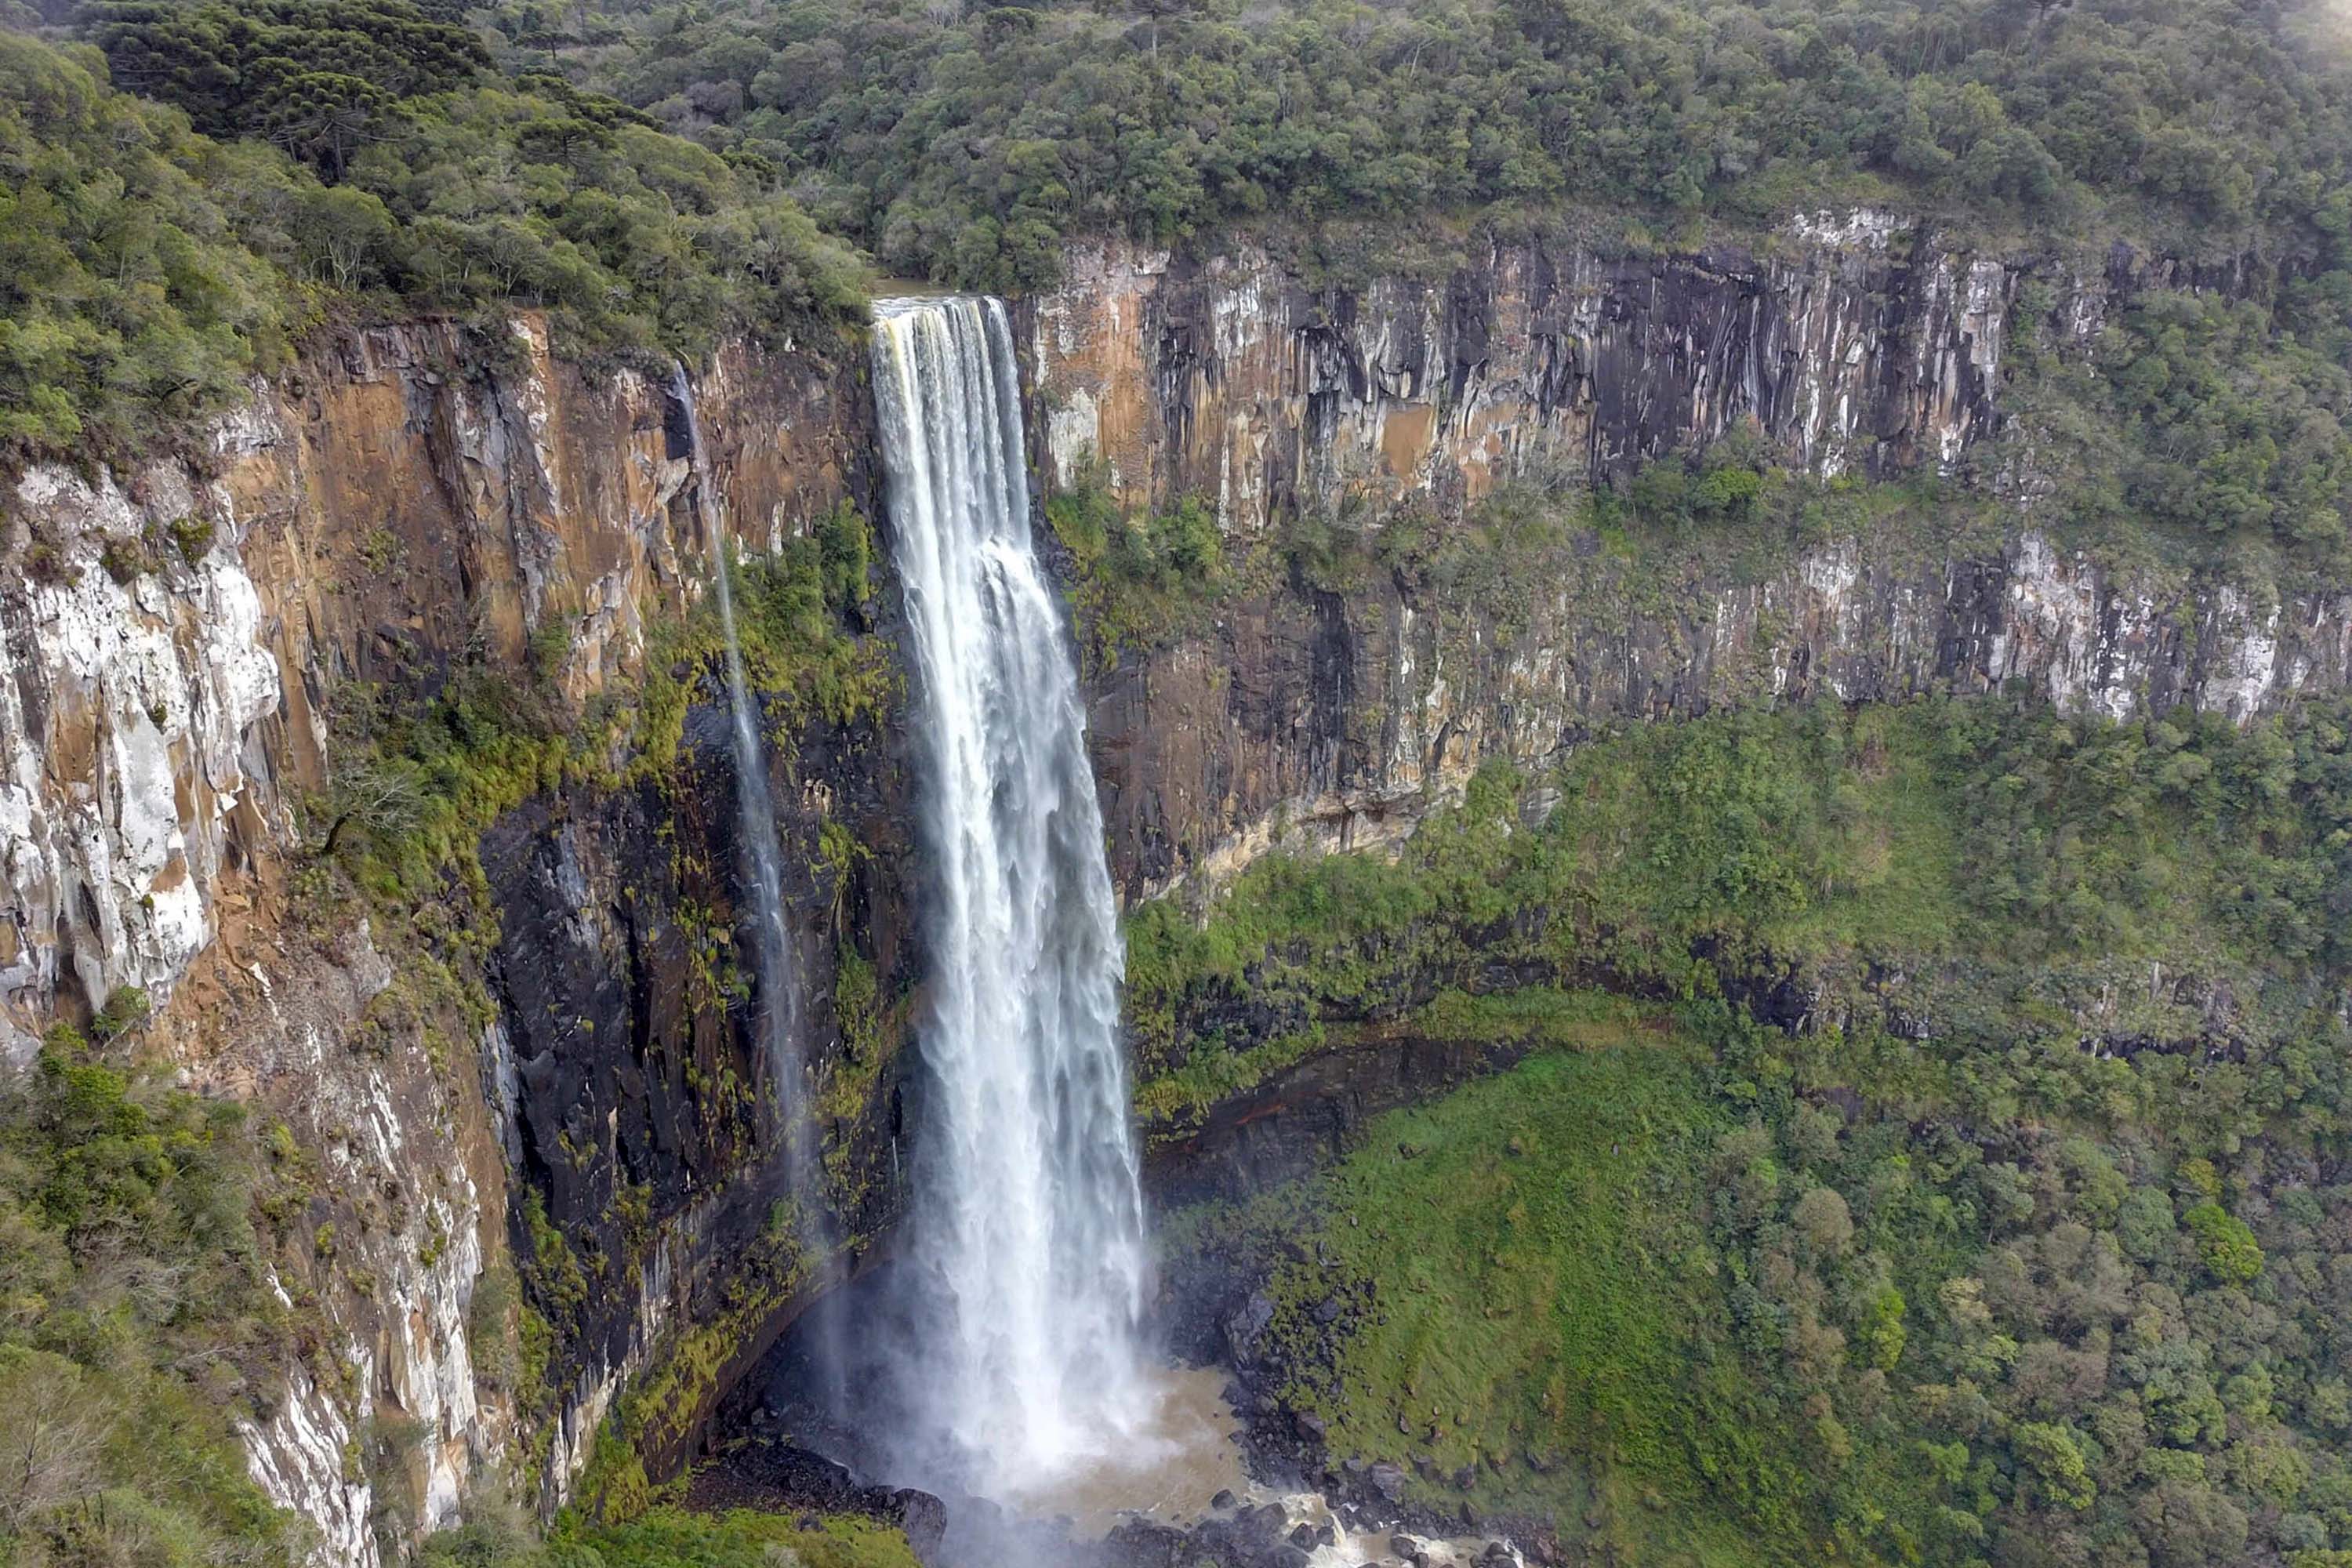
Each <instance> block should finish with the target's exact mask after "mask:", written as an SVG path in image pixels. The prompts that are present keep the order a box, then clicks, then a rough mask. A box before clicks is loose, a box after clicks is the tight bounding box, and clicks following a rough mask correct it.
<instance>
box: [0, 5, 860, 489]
mask: <svg viewBox="0 0 2352 1568" xmlns="http://www.w3.org/2000/svg"><path fill="white" fill-rule="evenodd" d="M91 36H92V37H93V38H94V39H95V40H96V41H97V43H98V45H99V46H100V47H99V49H98V50H93V49H90V48H89V47H83V46H68V47H55V46H51V45H47V44H44V43H40V42H37V41H35V40H33V39H31V38H28V37H23V36H21V35H18V34H13V33H0V170H5V179H0V448H5V450H7V451H8V452H11V453H13V454H15V455H16V456H17V457H19V458H21V457H23V456H26V455H33V454H61V453H67V452H72V451H89V452H93V453H96V454H98V455H101V456H102V455H106V454H109V453H112V452H115V451H120V450H129V449H135V448H137V447H141V446H142V445H145V444H149V443H151V442H152V441H153V440H154V439H156V438H157V437H160V436H162V435H164V434H167V433H169V432H171V431H173V430H174V429H178V428H183V427H184V426H185V425H186V423H187V422H188V421H189V420H192V419H194V418H196V417H199V416H203V415H205V414H206V413H209V412H212V411H214V410H216V409H218V408H220V407H222V406H224V405H226V404H227V403H228V402H230V401H231V400H233V399H234V398H235V397H236V395H239V393H240V391H241V389H242V387H243V384H244V383H245V380H246V378H247V377H248V376H250V375H252V374H255V373H257V372H268V371H269V370H272V369H274V368H276V367H278V365H280V364H281V363H284V361H285V360H286V358H287V356H288V354H289V353H290V351H291V346H292V343H293V342H294V340H295V339H296V338H297V337H298V336H299V333H300V332H301V331H304V330H306V329H307V328H308V327H310V326H311V325H313V324H315V323H317V322H318V321H320V320H322V319H324V318H325V317H326V316H327V315H328V314H329V313H331V312H339V311H346V312H347V311H352V310H360V311H371V310H372V311H374V312H377V313H386V314H388V313H415V312H417V311H430V312H453V313H458V314H461V315H471V314H478V313H482V312H485V311H488V310H496V309H501V308H503V307H505V306H506V305H507V304H508V303H509V302H510V301H511V302H516V303H520V304H524V305H531V306H538V307H541V308H544V309H546V310H549V311H551V313H552V314H553V316H554V318H555V320H556V323H557V326H558V328H559V329H560V331H561V334H562V341H563V342H564V343H565V345H566V347H567V348H568V349H570V350H572V351H573V352H583V351H584V352H604V353H615V354H620V355H625V356H629V357H633V358H637V359H642V360H648V361H651V360H662V361H667V359H669V358H670V357H671V356H675V355H677V354H680V353H689V354H691V353H704V352H707V351H708V350H709V347H710V346H711V345H712V344H713V343H714V342H716V341H717V339H718V338H719V337H720V336H721V335H723V334H725V333H728V332H730V331H754V332H757V331H778V332H787V331H793V330H794V329H796V328H801V327H805V326H808V325H811V324H816V323H832V322H841V321H852V320H856V319H858V318H860V317H862V315H863V313H864V309H865V279H866V269H865V266H864V263H863V262H862V261H860V260H859V259H858V258H857V257H856V254H855V252H853V251H852V250H850V249H849V248H848V247H845V246H843V245H841V244H839V243H837V242H835V241H833V240H830V239H828V238H826V237H824V235H822V234H820V233H819V232H818V230H817V228H816V226H815V225H814V223H813V222H812V221H811V220H810V218H809V217H808V216H807V215H806V214H805V213H803V211H802V210H801V209H800V208H799V207H798V206H797V205H795V204H794V203H793V201H792V199H791V198H790V197H789V196H787V195H783V194H782V191H781V190H779V189H778V188H777V185H776V180H775V174H774V171H773V170H772V169H771V168H769V167H768V166H766V165H765V164H763V163H761V161H760V160H758V159H756V158H754V159H744V158H740V157H739V158H736V159H732V160H730V159H727V158H723V157H721V156H720V155H719V154H718V153H713V152H711V151H710V150H709V149H708V148H705V147H702V146H700V145H698V144H697V143H694V142H686V141H681V140H680V139H678V138H677V137H674V136H670V135H667V134H666V133H664V132H661V131H659V130H657V129H656V128H655V127H654V126H652V125H651V124H650V123H649V122H648V121H647V120H646V117H645V116H644V115H641V114H638V113H636V112H635V111H633V110H629V109H627V108H626V107H625V106H624V105H622V104H619V103H616V102H614V101H613V100H609V99H604V98H601V97H598V96H597V95H595V94H593V93H588V92H583V91H581V90H579V89H575V88H573V87H572V86H571V85H570V84H569V83H567V82H564V81H562V80H561V79H552V78H546V77H536V78H533V77H524V78H521V79H503V78H501V77H500V76H499V74H498V73H497V72H495V71H494V70H492V69H490V68H489V66H488V59H487V56H486V55H485V53H484V51H483V49H482V47H481V46H480V44H479V42H478V40H477V39H476V37H475V36H474V35H473V34H472V33H470V32H468V31H467V30H466V29H465V28H463V27H462V26H455V25H453V24H451V23H449V22H446V21H443V20H436V19H434V18H432V17H430V16H427V15H426V14H425V13H424V12H423V11H420V10H419V9H417V8H416V7H415V6H414V5H409V4H407V3H406V0H286V3H283V4H276V5H266V6H237V5H224V4H205V5H121V6H114V7H110V8H108V9H106V10H105V11H103V12H101V13H99V14H97V15H96V16H94V18H93V25H92V26H91ZM100 51H102V54H103V58H101V53H100ZM109 66H110V67H111V68H113V69H114V70H115V71H116V72H118V73H120V75H121V77H122V78H123V79H127V80H132V81H135V82H137V83H138V84H139V86H140V87H141V89H142V91H143V92H145V93H147V94H149V95H152V97H155V98H161V99H163V100H167V102H166V103H163V104H159V103H156V102H152V101H150V100H149V99H147V98H141V97H133V96H131V94H129V93H126V92H124V91H121V90H120V89H119V88H117V87H114V86H110V84H109V81H108V79H107V76H106V69H107V68H108V67H109ZM204 132H211V133H212V134H205V133H204Z"/></svg>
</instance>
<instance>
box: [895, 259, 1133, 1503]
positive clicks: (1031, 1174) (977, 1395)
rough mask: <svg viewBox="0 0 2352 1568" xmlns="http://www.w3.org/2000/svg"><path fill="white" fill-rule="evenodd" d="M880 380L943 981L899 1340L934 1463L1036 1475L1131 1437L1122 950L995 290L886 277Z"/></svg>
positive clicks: (1054, 1480) (1070, 661) (983, 1479)
mask: <svg viewBox="0 0 2352 1568" xmlns="http://www.w3.org/2000/svg"><path fill="white" fill-rule="evenodd" d="M873 353H874V386H875V395H876V401H877V405H878V406H879V412H880V416H881V426H882V447H883V467H884V471H885V475H886V478H887V482H888V492H887V494H888V504H889V509H890V519H891V523H892V528H891V534H892V539H893V542H894V544H893V548H894V551H895V554H896V558H897V562H898V571H899V575H900V578H901V580H902V581H903V583H904V584H905V590H906V601H907V616H908V622H909V625H910V627H911V630H912V633H913V645H914V647H913V653H914V663H915V667H916V671H917V676H918V691H917V694H916V700H917V717H918V723H917V733H918V735H919V764H920V769H921V779H922V784H923V796H924V798H923V806H922V811H921V821H920V826H921V833H922V842H923V846H924V847H925V849H926V851H927V864H928V868H929V885H928V887H927V889H926V894H927V902H928V906H929V907H928V909H927V910H926V918H927V931H928V934H929V943H930V952H931V968H932V984H933V994H932V1003H931V1007H930V1012H929V1017H928V1018H927V1020H925V1022H924V1023H923V1025H922V1026H921V1029H920V1037H921V1042H922V1053H923V1062H924V1065H925V1068H926V1071H927V1074H928V1082H927V1084H926V1086H925V1088H926V1094H925V1100H924V1103H925V1105H926V1107H927V1110H926V1122H925V1124H924V1125H923V1126H921V1128H920V1129H919V1134H918V1137H919V1145H918V1150H917V1156H916V1159H917V1163H916V1166H915V1171H914V1180H915V1200H914V1201H915V1212H914V1214H913V1215H912V1216H911V1223H910V1230H909V1237H910V1243H911V1245H910V1250H909V1255H908V1262H909V1263H910V1265H911V1267H910V1268H909V1269H908V1273H909V1275H910V1276H911V1277H912V1279H913V1289H914V1291H915V1293H916V1294H917V1295H919V1298H920V1306H919V1310H918V1311H917V1313H916V1321H917V1323H918V1325H919V1326H918V1329H917V1332H916V1335H915V1340H914V1342H913V1343H912V1344H910V1345H909V1346H908V1347H906V1351H905V1353H904V1355H903V1356H902V1357H901V1358H900V1359H901V1360H902V1362H904V1363H906V1366H905V1374H906V1380H907V1384H908V1388H907V1391H906V1394H905V1397H906V1400H907V1403H908V1405H910V1406H911V1407H912V1409H913V1410H914V1412H915V1413H916V1415H917V1418H918V1420H919V1422H920V1424H921V1425H922V1426H926V1427H928V1428H929V1432H928V1433H927V1434H926V1435H925V1436H926V1438H927V1439H928V1440H926V1441H921V1442H919V1444H918V1445H916V1446H915V1447H912V1448H910V1451H909V1453H908V1456H907V1458H908V1462H909V1464H910V1467H912V1468H915V1469H916V1471H917V1473H919V1474H927V1475H929V1476H931V1477H934V1478H936V1479H938V1480H939V1481H940V1482H942V1483H945V1484H949V1485H954V1486H959V1487H963V1488H969V1489H971V1490H972V1491H974V1492H977V1493H978V1494H980V1495H982V1496H984V1497H992V1498H997V1499H1002V1500H1006V1501H1010V1502H1013V1503H1015V1504H1016V1505H1018V1504H1021V1503H1023V1502H1025V1501H1045V1500H1049V1499H1050V1498H1051V1496H1052V1495H1053V1493H1054V1490H1055V1488H1056V1486H1057V1485H1058V1484H1061V1483H1064V1482H1066V1480H1067V1479H1068V1478H1069V1477H1070V1476H1071V1475H1072V1474H1073V1473H1074V1472H1076V1471H1078V1470H1081V1469H1083V1468H1087V1467H1088V1466H1090V1465H1092V1464H1094V1463H1095V1462H1097V1460H1099V1459H1100V1458H1102V1457H1104V1456H1105V1455H1107V1454H1110V1453H1113V1452H1118V1451H1122V1450H1124V1449H1129V1448H1131V1447H1132V1446H1133V1445H1134V1444H1135V1443H1136V1442H1138V1441H1140V1440H1142V1433H1143V1430H1144V1428H1145V1427H1146V1426H1147V1425H1148V1422H1149V1418H1150V1414H1151V1412H1150V1405H1151V1403H1152V1395H1151V1393H1150V1388H1149V1386H1148V1383H1147V1380H1146V1379H1145V1378H1144V1377H1143V1376H1142V1375H1141V1373H1140V1369H1139V1361H1138V1354H1137V1351H1136V1348H1135V1341H1136V1322H1137V1318H1138V1315H1139V1310H1140V1305H1141V1297H1142V1282H1143V1272H1144V1255H1143V1208H1142V1200H1141V1195H1140V1190H1139V1181H1138V1175H1137V1167H1136V1150H1135V1144H1134V1140H1133V1135H1132V1133H1131V1131H1130V1130H1129V1122H1128V1111H1127V1085H1126V1079H1125V1069H1124V1067H1123V1065H1122V1063H1121V1060H1120V1057H1119V1044H1118V988H1119V981H1120V975H1121V969H1122V965H1123V963H1124V958H1123V954H1122V952H1121V949H1120V945H1119V938H1118V919H1117V907H1116V905H1115V903H1114V900H1113V898H1112V892H1111V880H1110V872H1109V868H1108V865H1107V864H1106V863H1105V859H1104V853H1103V828H1102V815H1101V811H1100V808H1099V807H1098V805H1097V802H1096V798H1095V783H1094V774H1093V772H1092V769H1091V767H1090V766H1089V764H1088V762H1087V752H1086V733H1085V721H1084V717H1083V713H1082V710H1081V709H1080V705H1079V700H1078V689H1077V677H1076V667H1075V663H1074V657H1073V650H1072V645H1071V642H1070V637H1069V634H1068V631H1067V628H1066V626H1065V625H1064V622H1063V618H1062V614H1061V610H1060V607H1059V605H1058V603H1057V601H1056V599H1055V595H1054V593H1053V590H1052V589H1051V588H1050V587H1049V586H1048V584H1046V582H1045V577H1044V574H1043V573H1042V572H1041V571H1040V570H1039V568H1038V563H1037V560H1036V556H1035V554H1034V552H1033V551H1032V549H1031V542H1030V527H1029V486H1028V479H1027V468H1026V462H1025V458H1024V440H1023V435H1022V421H1021V400H1020V392H1019V383H1018V374H1017V370H1016V365H1015V361H1014V358H1013V338H1012V332H1011V330H1010V327H1009V325H1008V323H1007V321H1006V318H1005V311H1004V307H1003V305H1002V304H1001V303H999V302H998V301H996V300H986V299H969V298H950V299H931V300H883V301H879V302H877V306H876V316H875V331H874V349H873Z"/></svg>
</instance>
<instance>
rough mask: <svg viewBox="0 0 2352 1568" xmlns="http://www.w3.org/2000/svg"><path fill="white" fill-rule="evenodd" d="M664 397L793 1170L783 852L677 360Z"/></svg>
mask: <svg viewBox="0 0 2352 1568" xmlns="http://www.w3.org/2000/svg"><path fill="white" fill-rule="evenodd" d="M670 396H671V397H672V398H673V399H674V400H675V401H676V402H677V405H678V407H679V409H680V410H681V411H682V412H683V413H684V415H685V417H686V441H687V463H688V471H689V472H690V473H691V474H692V475H693V484H694V505H695V511H696V515H697V516H698V518H699V519H700V520H701V521H702V524H703V529H704V531H705V532H706V533H707V534H708V535H709V539H710V551H711V555H712V558H713V559H714V560H715V561H716V562H717V563H718V571H717V574H716V575H717V578H718V585H719V626H721V628H722V629H724V631H725V632H726V635H727V711H728V717H729V720H730V723H729V729H730V732H731V735H732V743H733V746H734V752H735V805H736V813H737V816H738V817H739V818H740V824H741V829H742V837H743V854H744V858H745V861H746V862H747V864H748V866H749V868H750V870H751V901H752V905H753V909H752V914H753V917H754V926H755V930H756V932H757V946H758V952H756V953H755V954H753V957H754V960H755V962H756V963H758V965H759V976H760V1004H761V1007H763V1008H764V1009H765V1010H766V1011H765V1015H764V1016H763V1017H762V1018H761V1030H760V1033H761V1048H762V1049H763V1050H764V1051H765V1052H766V1054H767V1058H768V1075H769V1081H770V1083H771V1084H772V1085H773V1086H774V1092H775V1100H776V1105H775V1113H776V1122H777V1126H778V1127H780V1128H782V1129H783V1131H784V1134H785V1140H786V1144H787V1147H788V1150H789V1151H790V1152H791V1155H792V1158H793V1163H794V1166H795V1167H796V1169H801V1168H805V1160H804V1158H803V1155H802V1152H801V1150H800V1149H799V1147H798V1145H799V1143H800V1142H801V1141H802V1138H801V1134H802V1129H801V1126H800V1123H801V1121H802V1120H803V1119H802V1118H801V1116H800V1115H799V1105H798V1103H797V1102H798V1100H799V1099H800V1097H799V1096H797V1095H795V1094H794V1093H793V1089H792V1086H793V1078H792V1076H788V1075H789V1069H790V1068H791V1067H792V1065H793V1016H794V1015H795V1013H796V1012H797V1011H798V1007H797V998H798V990H797V987H796V984H795V981H794V976H793V960H792V951H793V950H792V936H791V931H790V929H789V928H788V927H787V926H786V924H785V923H784V852H783V846H782V843H780V842H779V841H778V839H777V837H776V805H775V799H774V797H773V796H772V795H771V794H770V793H769V790H768V764H767V762H766V760H765V759H764V758H763V757H762V756H761V753H760V717H759V710H758V708H757V707H756V706H755V705H754V704H753V702H752V700H751V684H750V682H748V681H746V680H745V679H743V645H742V643H741V642H740V640H739V639H738V638H737V637H736V635H735V594H734V590H733V589H732V588H731V587H730V586H729V584H728V579H729V578H730V577H731V576H733V575H734V564H733V563H732V562H731V561H730V559H729V555H730V551H729V548H728V541H727V536H726V531H725V530H724V529H723V528H722V527H721V526H720V524H719V517H718V509H717V508H716V507H714V506H713V505H712V504H711V500H710V487H709V479H708V477H707V476H706V474H705V473H704V470H703V460H702V421H701V419H700V417H699V416H698V415H697V414H696V412H695V407H694V384H693V383H692V382H691V381H689V380H688V378H687V374H686V367H685V366H684V365H679V366H678V367H677V369H676V370H675V371H673V372H671V374H670Z"/></svg>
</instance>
